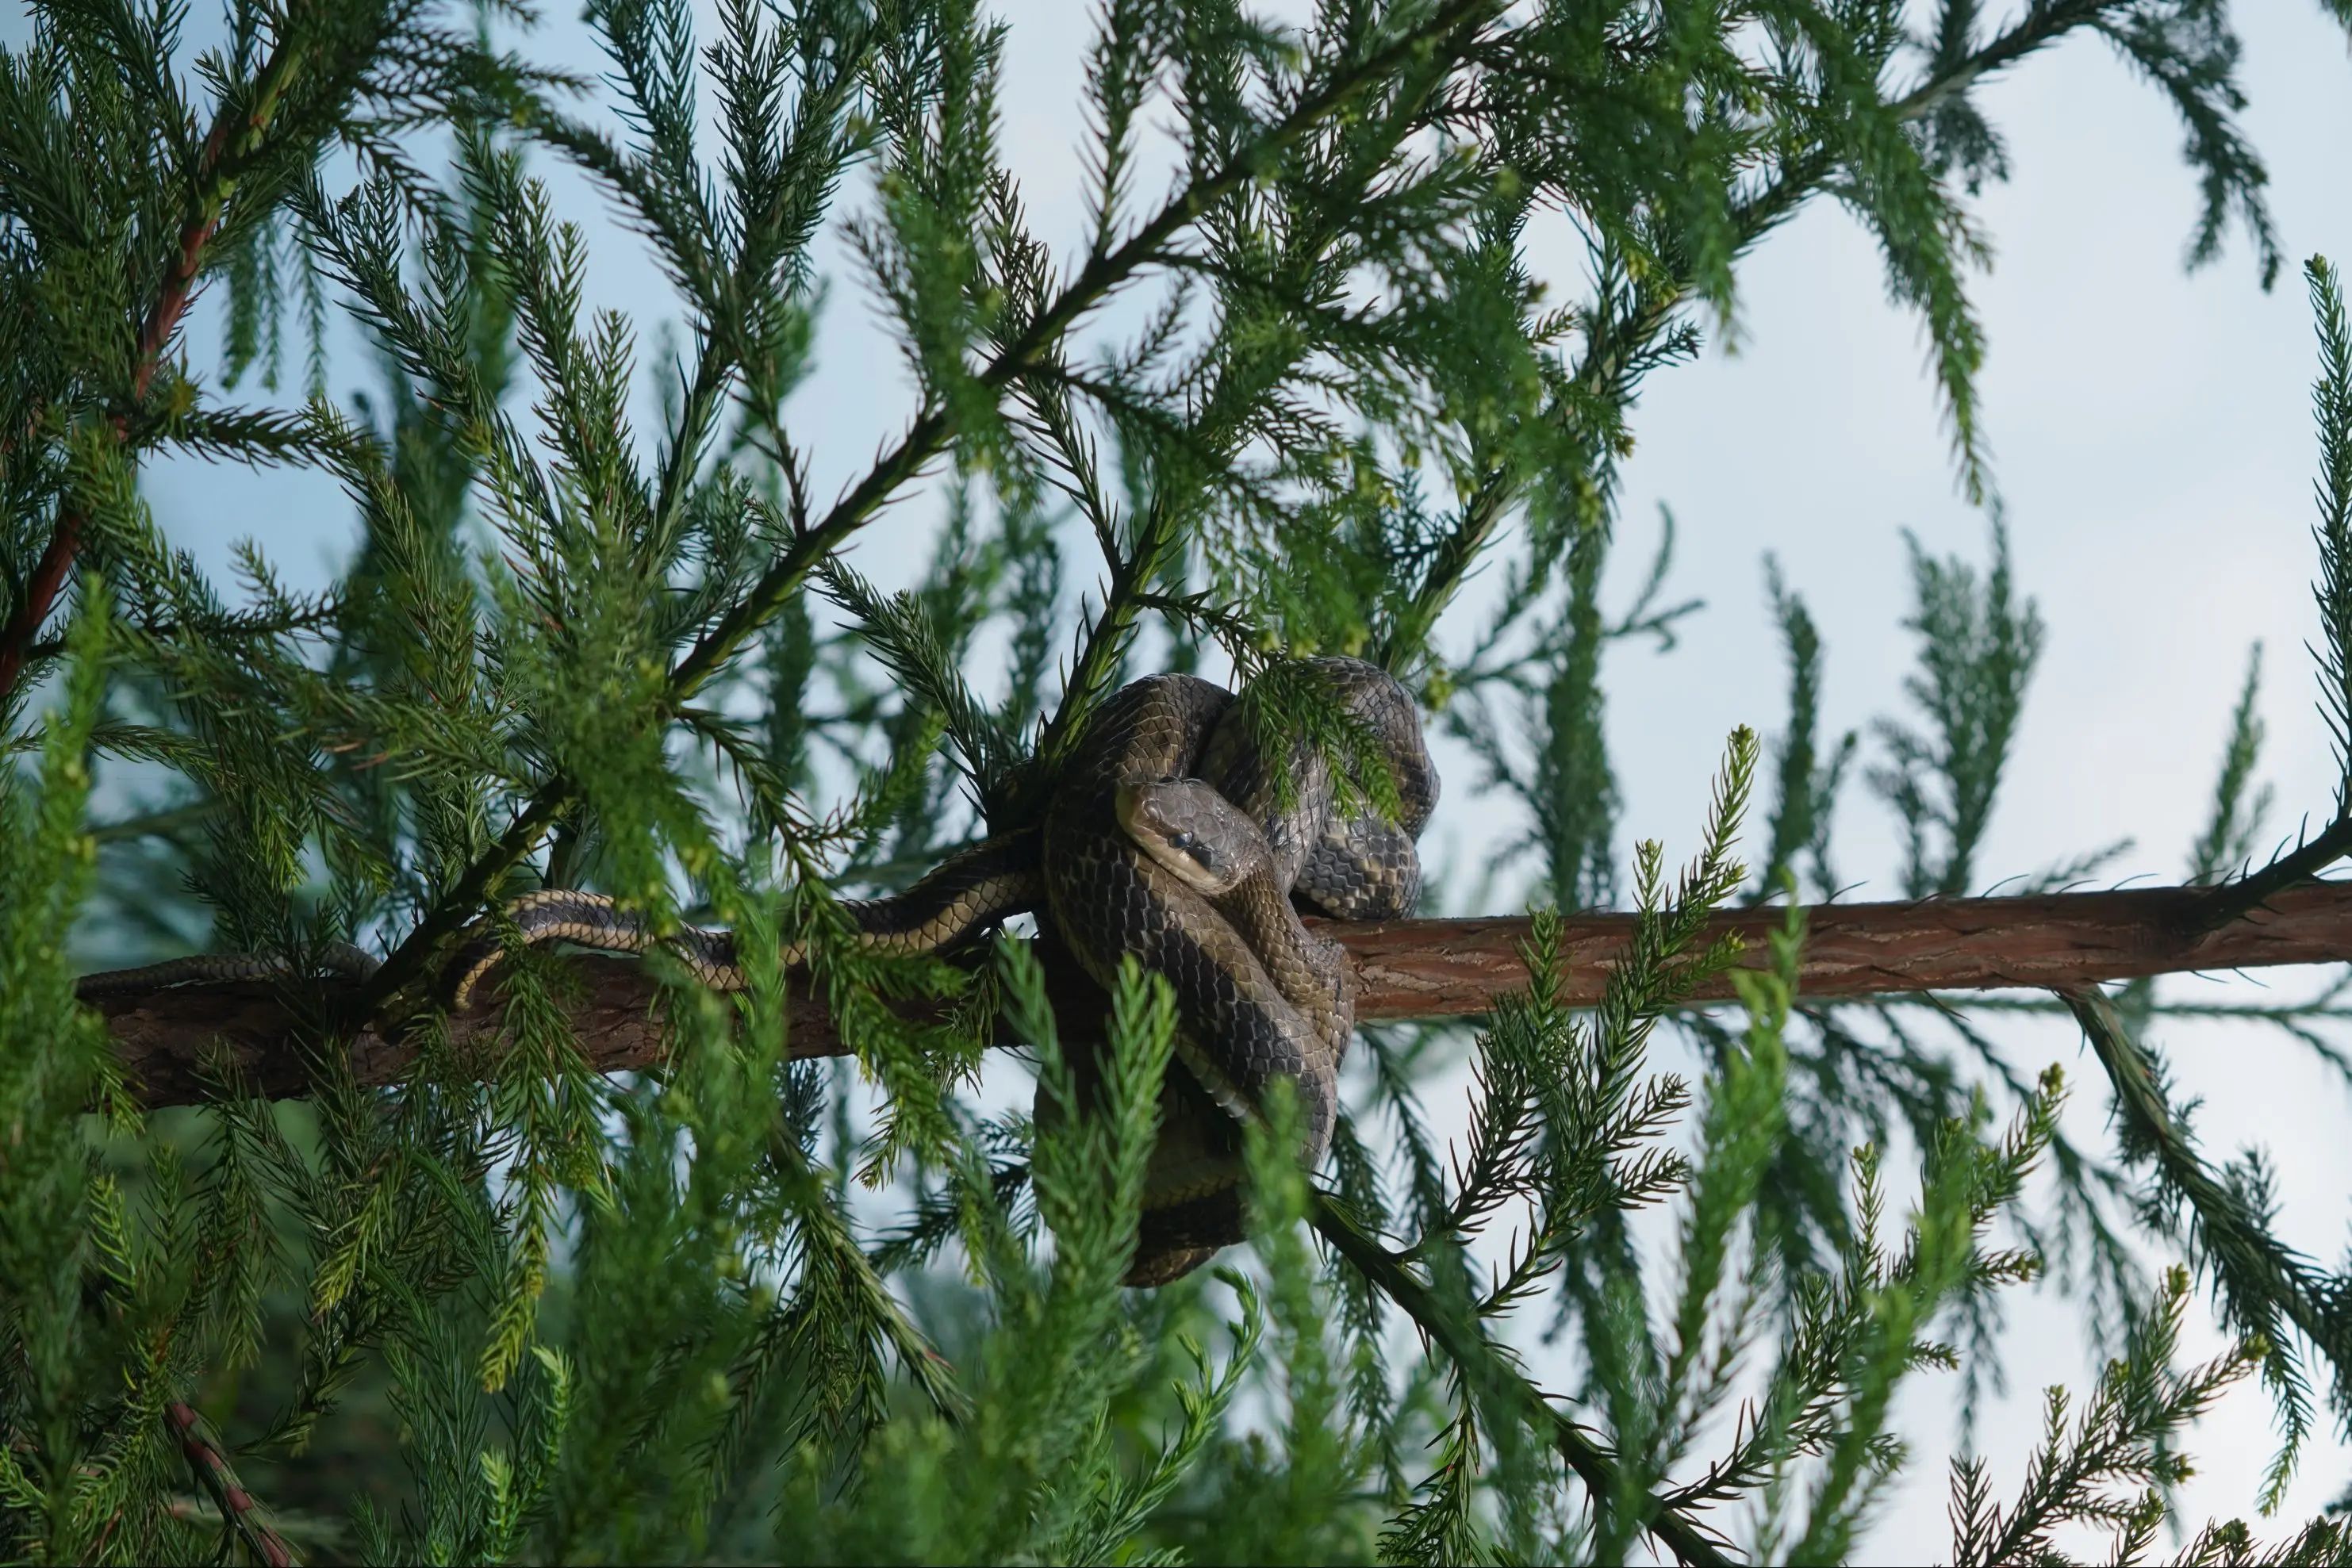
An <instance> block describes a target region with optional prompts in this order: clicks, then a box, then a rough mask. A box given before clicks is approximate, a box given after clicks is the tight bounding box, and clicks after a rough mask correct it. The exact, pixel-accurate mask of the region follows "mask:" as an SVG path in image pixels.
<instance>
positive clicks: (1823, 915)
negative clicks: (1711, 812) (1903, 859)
mask: <svg viewBox="0 0 2352 1568" xmlns="http://www.w3.org/2000/svg"><path fill="white" fill-rule="evenodd" d="M2211 896H2212V893H2211V890H2210V889H2206V888H2195V887H2162V888H2144V889H2137V890H2133V891H2128V892H2122V893H2065V894H2042V895H2040V896H2036V897H2032V898H1968V899H1936V900H1929V901H1927V902H1925V903H1918V904H1821V905H1817V906H1815V907H1814V908H1812V909H1811V910H1810V911H1808V913H1807V936H1806V942H1805V952H1804V957H1803V962H1802V966H1801V968H1800V970H1799V972H1798V989H1799V992H1800V993H1801V995H1803V996H1804V997H1805V998H1808V999H1809V1000H1819V999H1825V998H1840V997H1862V996H1874V995H1886V994H1890V993H1905V992H1919V991H1943V990H1985V989H2000V988H2021V987H2033V988H2050V989H2062V990H2063V989H2066V988H2079V987H2082V986H2087V985H2093V984H2096V983H2098V982H2100V981H2103V980H2122V979H2132V978H2137V977H2140V976H2144V975H2161V974H2172V973H2182V972H2191V971H2210V970H2224V969H2243V968H2258V967H2267V966H2271V965H2278V964H2326V963H2342V962H2346V961H2347V960H2352V882H2323V883H2309V884H2306V885H2305V886H2302V887H2297V888H2290V889H2288V890H2286V891H2284V892H2283V893H2280V894H2275V895H2274V896H2273V898H2272V899H2271V900H2270V902H2269V903H2268V904H2266V905H2264V906H2263V907H2262V908H2260V909H2256V910H2252V911H2250V912H2249V913H2248V914H2247V915H2245V916H2244V917H2243V918H2242V919H2239V920H2236V921H2233V922H2231V924H2230V925H2225V926H2223V927H2221V928H2220V929H2219V930H2215V931H2210V932H2200V931H2199V930H2198V915H2199V912H2200V907H2201V905H2202V904H2203V902H2204V901H2205V900H2207V899H2210V897H2211ZM1783 917H1784V912H1783V911H1781V910H1779V909H1775V908H1770V907H1764V908H1753V909H1742V910H1737V911H1727V912H1725V913H1723V914H1721V915H1717V916H1716V917H1715V918H1714V919H1713V920H1711V921H1710V922H1709V923H1708V925H1707V930H1706V934H1705V935H1704V936H1702V937H1701V938H1700V943H1701V946H1705V945H1706V943H1708V942H1711V941H1713V940H1715V939H1716V938H1717V937H1718V936H1724V935H1727V934H1736V935H1738V936H1739V937H1741V938H1742V940H1743V941H1744V942H1745V943H1746V945H1747V950H1748V956H1747V958H1746V959H1745V960H1743V961H1746V962H1751V963H1754V964H1756V965H1759V966H1760V965H1761V964H1763V963H1764V962H1765V955H1766V952H1767V949H1766V946H1765V942H1764V936H1765V933H1766V932H1767V931H1768V930H1769V929H1772V928H1775V927H1777V926H1779V925H1780V922H1781V920H1782V918H1783ZM1633 920H1634V917H1633V915H1624V914H1598V915H1574V916H1570V918H1568V919H1566V920H1563V921H1562V922H1561V923H1560V961H1561V967H1562V970H1563V973H1562V976H1561V988H1560V994H1561V999H1562V1001H1563V1002H1565V1003H1566V1004H1567V1005H1569V1006H1571V1007H1590V1006H1591V1005H1592V1004H1593V1003H1595V1002H1596V1001H1598V1000H1599V999H1600V996H1601V987H1602V985H1603V983H1604V982H1605V980H1606V978H1607V974H1608V969H1609V967H1610V966H1611V965H1612V964H1613V963H1614V962H1616V960H1617V959H1618V957H1619V956H1620V955H1622V953H1623V951H1624V948H1625V944H1626V942H1627V940H1628V938H1629V937H1630V936H1631V935H1632V933H1633ZM1316 924H1318V925H1323V926H1324V927H1325V928H1326V929H1328V930H1329V931H1330V932H1331V933H1332V934H1333V935H1334V936H1337V937H1339V940H1340V941H1341V942H1343V943H1344V944H1345V945H1346V946H1347V949H1348V953H1349V957H1350V958H1351V959H1352V960H1353V962H1354V965H1355V969H1356V976H1357V980H1358V983H1359V985H1360V993H1359V996H1358V999H1357V1005H1356V1016H1357V1018H1358V1019H1360V1020H1362V1021H1364V1022H1368V1023H1371V1022H1382V1021H1395V1020H1401V1019H1448V1018H1466V1017H1471V1016H1475V1015H1476V1014H1480V1013H1484V1012H1486V1011H1487V1010H1488V1009H1491V1008H1492V1007H1493V1006H1494V1004H1495V1002H1496V999H1497V998H1501V997H1503V996H1506V995H1508V994H1509V993H1511V992H1513V991H1516V990H1517V989H1519V988H1521V987H1523V986H1525V985H1526V983H1527V971H1526V968H1525V967H1524V966H1523V965H1522V963H1521V961H1520V957H1519V952H1518V949H1519V944H1520V943H1521V942H1523V941H1524V940H1525V939H1526V937H1527V935H1528V922H1527V921H1525V920H1524V919H1507V918H1481V919H1471V920H1400V921H1393V922H1390V923H1387V924H1364V925H1340V924H1332V923H1323V922H1318V923H1316ZM562 968H563V970H564V971H565V972H566V973H567V974H568V975H569V977H570V979H571V981H572V986H571V995H570V997H569V998H568V1000H567V1002H566V1006H567V1007H568V1008H569V1009H570V1011H571V1014H572V1023H573V1026H574V1028H575V1029H576V1030H578V1032H579V1036H580V1040H581V1046H582V1049H583V1051H584V1052H585V1053H586V1055H587V1058H588V1061H589V1062H590V1063H591V1064H592V1065H593V1066H594V1067H595V1068H596V1070H597V1071H602V1072H626V1071H638V1070H642V1069H646V1068H649V1067H655V1066H657V1065H658V1064H659V1063H660V1062H661V1061H662V1060H663V1058H664V1055H665V1043H664V1031H663V1028H662V1024H661V1020H660V1019H659V1016H658V1014H657V1012H656V989H655V987H654V985H653V983H652V982H651V981H650V980H649V979H648V978H647V977H646V975H645V974H644V972H643V970H642V968H641V967H640V966H639V965H637V964H636V963H635V962H634V961H631V960H627V959H619V958H609V957H602V956H583V957H578V958H573V959H571V960H568V961H566V962H565V963H564V964H563V965H562ZM1049 973H1050V974H1052V975H1053V977H1054V979H1055V986H1056V987H1057V990H1056V994H1055V998H1054V999H1055V1007H1056V1008H1057V1009H1072V1008H1075V1009H1089V1008H1092V1009H1100V1008H1101V1007H1102V1006H1103V1002H1102V999H1101V993H1100V992H1099V991H1097V990H1094V989H1093V988H1091V986H1090V985H1089V984H1088V983H1087V981H1086V980H1085V979H1084V978H1083V977H1081V976H1078V975H1077V974H1076V973H1075V972H1074V971H1065V970H1061V969H1058V968H1057V969H1054V970H1049ZM379 978H381V977H379ZM303 984H304V985H305V986H306V987H309V988H315V992H316V993H317V994H316V995H315V996H314V997H312V998H307V999H309V1000H312V1001H324V1002H326V1003H327V1004H328V1006H329V1008H330V1009H337V1008H339V1007H340V1006H341V1005H342V1004H347V1003H348V1002H349V1001H350V1000H351V998H352V992H353V991H354V990H355V989H356V988H357V985H356V983H355V982H352V981H347V980H316V981H307V982H303ZM1731 994H1732V988H1731V982H1730V978H1729V977H1728V976H1721V977H1717V978H1716V979H1715V980H1714V981H1711V982H1710V983H1708V984H1707V985H1706V986H1703V987H1701V988H1700V989H1699V990H1698V992H1697V993H1696V996H1695V997H1694V998H1693V999H1694V1000H1697V1001H1716V1000H1723V999H1727V998H1729V997H1730V996H1731ZM305 999H306V998H289V997H288V996H286V995H284V994H282V992H281V988H280V986H279V985H278V984H273V983H271V982H267V981H255V982H238V983H235V984H221V985H201V986H184V987H178V988H157V989H153V990H148V991H139V992H128V993H124V994H121V995H117V996H108V997H103V998H98V999H97V1000H96V1001H95V1002H94V1003H93V1004H92V1005H94V1006H96V1007H97V1008H98V1009H100V1011H101V1012H102V1013H103V1014H104V1015H105V1018H106V1021H107V1026H108V1028H109V1029H110V1030H111V1031H112V1032H113V1035H114V1040H115V1048H116V1051H117V1052H118V1053H119V1055H120V1056H121V1061H122V1064H123V1068H124V1071H125V1074H126V1076H127V1078H128V1080H129V1082H130V1084H131V1089H132V1091H133V1092H135V1093H137V1094H138V1095H139V1096H140V1098H141V1099H142V1100H143V1101H144V1102H145V1103H148V1104H150V1105H176V1104H189V1103H195V1102H198V1101H200V1100H202V1099H204V1098H205V1082H206V1078H205V1073H204V1071H203V1064H204V1061H205V1056H206V1054H207V1053H208V1052H209V1051H211V1050H212V1049H213V1046H214V1042H215V1041H219V1042H221V1043H222V1044H224V1045H226V1047H227V1048H228V1050H229V1051H230V1052H231V1054H232V1055H233V1056H234V1057H235V1058H236V1060H237V1062H238V1064H239V1066H240V1068H241V1070H242V1071H243V1073H244V1075H245V1077H246V1079H247V1082H249V1083H250V1084H251V1085H252V1086H253V1088H254V1091H255V1092H257V1093H258V1094H261V1095H263V1096H264V1097H266V1098H269V1099H290V1098H299V1097H300V1096H301V1095H303V1094H306V1093H307V1092H309V1086H310V1047H309V1046H308V1045H306V1044H305V1040H307V1039H309V1038H312V1037H310V1035H308V1034H306V1031H305V1023H304V1020H305V1019H310V1018H316V1017H319V1016H321V1015H320V1013H318V1012H316V1011H313V1010H311V1009H310V1008H309V1007H307V1006H294V1005H289V1004H290V1003H294V1002H300V1001H304V1000H305ZM325 1016H344V1017H348V1016H351V1015H350V1014H348V1013H340V1012H337V1011H334V1010H331V1011H330V1012H329V1013H328V1014H326V1015H325ZM499 1019H500V1014H499V1007H498V1003H497V1000H496V998H495V995H493V996H492V997H490V998H486V999H485V1000H484V1001H482V1002H479V1003H477V1004H476V1005H475V1006H474V1007H472V1008H470V1009H467V1011H466V1012H464V1013H461V1014H459V1015H457V1017H455V1018H453V1019H451V1020H450V1034H451V1039H452V1043H453V1045H454V1047H455V1049H456V1051H457V1054H458V1059H459V1060H460V1061H468V1062H472V1063H477V1064H478V1066H479V1069H480V1070H481V1071H485V1072H487V1071H489V1069H490V1068H491V1066H492V1064H493V1063H494V1061H495V1059H496V1052H497V1051H498V1049H499ZM787 1019H788V1026H789V1028H790V1030H791V1034H792V1054H793V1056H795V1057H811V1056H835V1055H839V1054H841V1053H842V1051H843V1047H842V1045H841V1041H840V1038H839V1036H838V1035H837V1034H836V1033H835V1030H834V1028H833V1023H832V1019H830V1018H829V1017H828V1016H827V1014H826V1013H825V1011H824V1008H823V1007H822V1005H820V1004H819V1003H818V1002H817V1001H816V1000H814V998H809V997H807V996H804V995H802V994H800V993H798V992H795V993H794V994H793V997H792V998H791V999H790V1005H789V1008H788V1009H787ZM1006 1043H1008V1044H1009V1043H1012V1042H1011V1041H1010V1040H1007V1041H1006ZM348 1049H349V1051H350V1053H351V1058H352V1068H353V1071H354V1072H355V1074H356V1076H357V1078H358V1081H359V1082H361V1083H362V1084H388V1083H395V1082H399V1081H400V1080H401V1078H402V1077H403V1075H404V1073H406V1072H407V1071H408V1070H409V1068H410V1066H411V1064H412V1063H413V1061H415V1048H414V1047H412V1046H411V1045H409V1044H407V1043H406V1042H405V1041H404V1040H401V1039H400V1038H399V1037H398V1035H397V1033H396V1032H394V1031H386V1030H367V1031H364V1032H362V1033H361V1034H360V1035H358V1036H357V1037H356V1039H354V1040H352V1044H351V1045H350V1047H349V1048H348Z"/></svg>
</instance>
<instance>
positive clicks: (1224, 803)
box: [1114, 779, 1274, 898]
mask: <svg viewBox="0 0 2352 1568" xmlns="http://www.w3.org/2000/svg"><path fill="white" fill-rule="evenodd" d="M1114 804H1115V810H1117V812H1118V825H1119V827H1120V828H1121V829H1122V830H1123V831H1125V832H1126V834H1127V836H1128V837H1129V838H1130V839H1132V840H1134V841H1135V843H1136V846H1137V847H1138V848H1139V849H1140V850H1142V851H1143V852H1144V853H1146V854H1148V855H1150V857H1151V858H1152V859H1153V860H1154V861H1157V862H1159V863H1160V865H1161V866H1163V867H1165V868H1166V869H1167V870H1168V871H1170V872H1171V873H1174V874H1175V876H1176V877H1178V878H1179V879H1180V880H1181V881H1182V882H1183V883H1186V884H1187V885H1188V886H1191V887H1192V888H1193V889H1195V890H1197V891H1198V892H1199V893H1201V894H1202V895H1203V896H1205V897H1209V898H1220V897H1223V895H1224V894H1228V893H1231V892H1232V891H1233V890H1234V888H1236V887H1239V886H1240V885H1241V884H1242V883H1244V882H1246V881H1248V880H1249V879H1250V878H1251V877H1252V876H1254V875H1256V874H1258V873H1264V872H1270V871H1271V870H1272V868H1273V864H1274V855H1273V852H1272V851H1270V850H1269V849H1268V848H1267V847H1266V842H1265V834H1264V833H1263V832H1260V831H1258V826H1257V824H1256V823H1255V822H1253V821H1250V820H1249V819H1248V818H1247V817H1245V816H1244V815H1243V814H1242V812H1241V810H1240V808H1238V807H1236V806H1235V805H1234V803H1233V802H1232V801H1230V800H1226V799H1225V798H1224V797H1223V795H1220V794H1218V793H1217V791H1216V790H1215V789H1213V788H1211V787H1210V786H1209V785H1207V784H1204V783H1202V781H1201V780H1200V779H1150V780H1142V781H1133V782H1129V783H1125V784H1121V785H1120V786H1119V787H1118V792H1117V796H1116V798H1115V802H1114Z"/></svg>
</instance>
